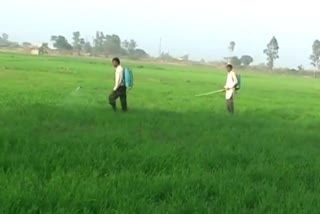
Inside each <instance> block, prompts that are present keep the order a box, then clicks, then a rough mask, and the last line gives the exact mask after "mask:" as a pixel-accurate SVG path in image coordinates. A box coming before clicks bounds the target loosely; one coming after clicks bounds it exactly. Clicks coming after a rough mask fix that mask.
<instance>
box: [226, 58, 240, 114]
mask: <svg viewBox="0 0 320 214" xmlns="http://www.w3.org/2000/svg"><path fill="white" fill-rule="evenodd" d="M227 71H228V75H227V81H226V85H225V86H224V89H225V92H226V100H227V109H228V111H229V112H230V113H231V114H233V112H234V102H233V100H234V95H235V92H236V86H237V84H238V79H237V75H236V73H235V72H234V71H233V66H232V65H230V64H229V65H227Z"/></svg>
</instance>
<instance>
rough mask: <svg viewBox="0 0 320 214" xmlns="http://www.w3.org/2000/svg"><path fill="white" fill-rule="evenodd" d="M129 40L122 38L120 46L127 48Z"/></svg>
mask: <svg viewBox="0 0 320 214" xmlns="http://www.w3.org/2000/svg"><path fill="white" fill-rule="evenodd" d="M129 44H130V43H129V41H128V40H124V41H123V42H122V47H123V48H124V49H126V50H129Z"/></svg>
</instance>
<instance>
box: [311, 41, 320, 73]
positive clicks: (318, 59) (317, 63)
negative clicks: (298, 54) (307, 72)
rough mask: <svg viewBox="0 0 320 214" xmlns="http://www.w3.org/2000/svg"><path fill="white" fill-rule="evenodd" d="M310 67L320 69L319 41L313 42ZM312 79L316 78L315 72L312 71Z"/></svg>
mask: <svg viewBox="0 0 320 214" xmlns="http://www.w3.org/2000/svg"><path fill="white" fill-rule="evenodd" d="M310 60H311V65H313V66H314V67H315V68H316V69H320V41H319V40H316V41H314V43H313V45H312V55H311V56H310ZM314 77H316V71H314Z"/></svg>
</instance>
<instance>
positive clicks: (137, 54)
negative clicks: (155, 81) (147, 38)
mask: <svg viewBox="0 0 320 214" xmlns="http://www.w3.org/2000/svg"><path fill="white" fill-rule="evenodd" d="M129 57H130V58H131V59H146V58H148V57H149V55H148V54H147V53H146V52H145V51H144V50H142V49H135V50H133V51H131V52H130V54H129Z"/></svg>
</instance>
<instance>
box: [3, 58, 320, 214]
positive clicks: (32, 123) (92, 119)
mask: <svg viewBox="0 0 320 214" xmlns="http://www.w3.org/2000/svg"><path fill="white" fill-rule="evenodd" d="M124 63H125V65H126V66H130V67H132V68H133V69H134V70H135V71H137V72H135V78H136V80H137V82H138V81H139V85H137V87H136V88H135V89H134V90H133V91H132V92H130V93H129V94H128V98H129V100H130V102H129V104H130V107H131V108H130V112H128V113H127V114H121V112H118V113H116V114H114V113H113V112H112V111H111V110H110V108H109V106H108V103H107V101H106V93H105V92H106V91H108V90H109V89H110V88H112V87H113V84H114V82H113V81H114V69H113V68H112V66H111V65H110V66H109V67H108V66H106V62H105V60H99V59H85V58H81V59H79V58H76V59H73V58H63V57H49V56H45V57H44V56H40V57H33V56H27V55H16V54H1V53H0V64H1V66H0V79H1V84H0V91H1V93H0V102H1V108H0V118H1V120H0V184H1V185H0V213H183V214H184V213H237V214H248V213H299V214H311V213H318V212H319V210H320V203H318V201H319V197H320V186H319V180H320V173H319V171H320V156H319V149H318V147H319V139H320V133H319V123H320V120H319V118H320V113H319V108H318V104H319V99H318V92H319V90H320V84H319V82H318V81H317V80H310V79H304V78H301V77H296V76H290V75H287V76H276V75H272V74H257V73H251V72H248V73H247V72H246V74H245V76H243V78H245V79H246V87H243V89H242V90H241V92H239V93H238V94H237V98H236V99H235V104H236V109H237V113H236V114H235V115H234V116H233V117H230V115H228V114H227V113H226V110H225V99H224V96H223V94H221V95H220V96H219V95H217V96H211V97H204V98H199V99H195V98H194V96H193V95H194V94H197V93H201V92H206V91H212V90H213V89H214V88H216V89H218V88H219V87H221V85H223V84H224V82H225V78H226V74H225V73H224V72H219V71H218V70H215V69H213V68H212V67H206V66H200V67H199V66H168V65H163V64H159V65H156V64H147V63H142V62H138V63H133V62H129V61H126V62H124ZM212 71H214V72H212ZM79 86H81V88H80V89H78V88H79ZM150 96H151V98H150ZM153 97H155V98H153ZM301 97H303V99H301ZM150 99H151V100H150Z"/></svg>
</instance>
